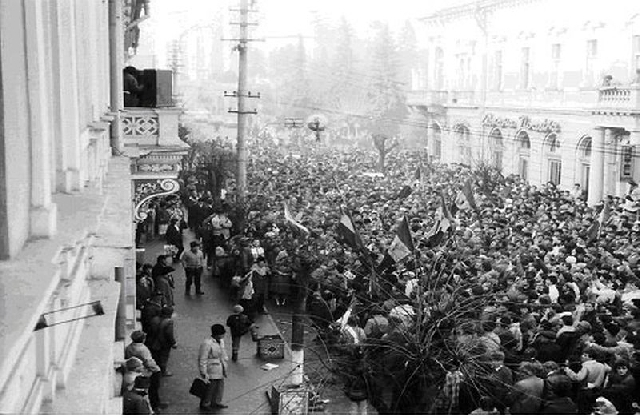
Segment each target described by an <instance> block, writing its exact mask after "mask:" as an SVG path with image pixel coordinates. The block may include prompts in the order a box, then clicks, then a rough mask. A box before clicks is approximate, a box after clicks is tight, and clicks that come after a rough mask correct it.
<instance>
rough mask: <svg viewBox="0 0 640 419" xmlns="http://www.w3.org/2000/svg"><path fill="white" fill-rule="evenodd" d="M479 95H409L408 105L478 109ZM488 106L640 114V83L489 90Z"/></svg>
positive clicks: (420, 92) (440, 92)
mask: <svg viewBox="0 0 640 419" xmlns="http://www.w3.org/2000/svg"><path fill="white" fill-rule="evenodd" d="M480 100H481V99H480V93H479V92H475V91H463V90H449V91H428V90H425V91H423V90H420V91H413V92H410V93H409V95H408V96H407V105H408V106H413V107H426V108H430V107H433V106H434V105H440V106H445V107H465V106H479V105H481V103H480ZM485 104H486V106H488V107H508V108H516V109H518V108H529V109H531V108H534V109H535V108H538V109H589V110H593V112H594V113H598V114H605V113H611V112H614V113H629V112H640V84H632V85H630V86H612V87H603V88H600V89H590V90H582V89H580V90H578V89H572V90H569V89H567V90H555V89H553V90H547V89H541V90H537V89H530V90H489V91H487V95H486V103H485Z"/></svg>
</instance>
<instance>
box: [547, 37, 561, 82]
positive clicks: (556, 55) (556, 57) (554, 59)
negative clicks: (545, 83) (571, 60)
mask: <svg viewBox="0 0 640 419" xmlns="http://www.w3.org/2000/svg"><path fill="white" fill-rule="evenodd" d="M561 55H562V46H561V45H560V44H553V45H551V71H550V73H549V87H550V88H552V89H558V88H559V87H560V57H561Z"/></svg>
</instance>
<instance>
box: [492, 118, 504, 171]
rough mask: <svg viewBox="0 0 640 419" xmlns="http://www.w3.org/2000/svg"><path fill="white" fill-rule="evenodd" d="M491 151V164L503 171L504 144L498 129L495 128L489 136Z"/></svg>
mask: <svg viewBox="0 0 640 419" xmlns="http://www.w3.org/2000/svg"><path fill="white" fill-rule="evenodd" d="M489 149H490V150H491V164H492V165H493V166H494V167H495V168H497V169H502V157H503V154H504V142H503V141H502V133H501V132H500V130H499V129H498V128H494V129H493V130H492V131H491V133H490V134H489Z"/></svg>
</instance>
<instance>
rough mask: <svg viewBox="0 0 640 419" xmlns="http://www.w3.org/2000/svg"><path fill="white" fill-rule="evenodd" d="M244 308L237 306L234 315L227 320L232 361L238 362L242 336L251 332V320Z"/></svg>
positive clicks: (234, 308)
mask: <svg viewBox="0 0 640 419" xmlns="http://www.w3.org/2000/svg"><path fill="white" fill-rule="evenodd" d="M243 312H244V307H242V306H241V305H239V304H238V305H236V306H234V307H233V314H232V315H230V316H229V317H228V318H227V327H228V328H229V331H230V332H231V360H232V361H233V362H237V361H238V352H239V351H240V341H241V340H242V336H243V335H245V334H246V333H247V332H248V331H249V327H251V320H249V317H248V316H247V315H246V314H244V313H243Z"/></svg>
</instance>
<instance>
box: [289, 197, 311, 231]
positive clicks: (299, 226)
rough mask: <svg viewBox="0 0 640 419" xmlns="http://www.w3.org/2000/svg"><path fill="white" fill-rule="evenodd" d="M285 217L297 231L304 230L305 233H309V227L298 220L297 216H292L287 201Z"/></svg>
mask: <svg viewBox="0 0 640 419" xmlns="http://www.w3.org/2000/svg"><path fill="white" fill-rule="evenodd" d="M284 219H285V220H287V221H288V222H289V224H290V225H291V227H292V228H293V229H294V230H295V231H297V232H302V233H304V234H309V229H308V228H307V227H305V226H303V225H302V224H301V223H300V222H299V221H297V220H296V219H295V218H293V217H292V216H291V212H290V211H289V206H288V205H287V203H286V202H285V203H284Z"/></svg>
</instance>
